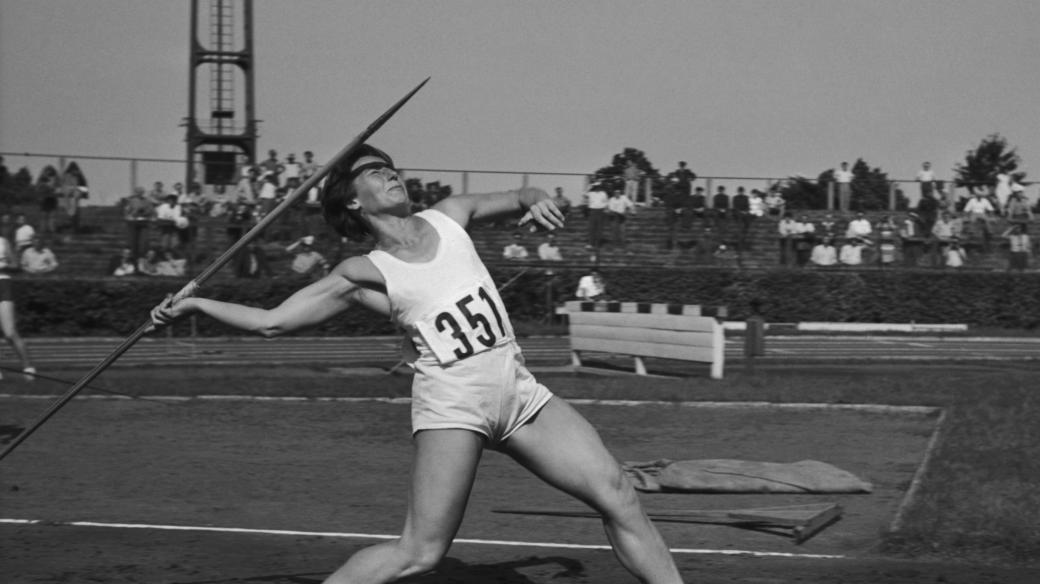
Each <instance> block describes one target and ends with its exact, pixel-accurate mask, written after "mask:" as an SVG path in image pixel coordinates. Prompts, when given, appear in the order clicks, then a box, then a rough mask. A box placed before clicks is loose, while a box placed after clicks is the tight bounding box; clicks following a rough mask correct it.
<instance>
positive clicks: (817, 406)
mask: <svg viewBox="0 0 1040 584" xmlns="http://www.w3.org/2000/svg"><path fill="white" fill-rule="evenodd" d="M59 397H61V396H59V395H55V394H16V393H0V399H32V400H44V399H57V398H59ZM141 397H142V398H147V399H148V400H151V401H174V402H185V401H191V400H209V401H255V402H280V403H286V402H289V403H294V402H295V403H306V402H342V403H365V402H375V403H387V404H409V403H411V402H412V398H410V397H300V396H269V395H196V396H181V395H148V396H141ZM76 399H78V400H83V399H89V400H132V399H135V398H134V397H130V396H125V395H79V396H76ZM565 399H567V398H565ZM567 403H569V404H576V405H583V406H619V407H632V406H677V407H684V408H707V409H756V408H763V409H766V408H770V409H781V410H809V411H811V410H847V411H856V412H870V413H879V414H913V415H930V414H934V413H938V412H940V411H941V410H942V409H941V408H938V407H933V406H894V405H888V404H828V403H776V402H765V401H740V402H716V401H666V400H636V399H581V398H577V399H567Z"/></svg>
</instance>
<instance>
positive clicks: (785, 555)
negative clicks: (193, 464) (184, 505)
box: [0, 519, 845, 560]
mask: <svg viewBox="0 0 1040 584" xmlns="http://www.w3.org/2000/svg"><path fill="white" fill-rule="evenodd" d="M0 524H7V525H43V526H60V527H108V528H115V529H154V530H160V531H194V532H214V533H243V534H251V535H291V536H297V537H299V536H307V537H336V538H342V539H378V540H393V539H397V538H398V537H399V536H397V535H384V534H376V533H340V532H334V531H293V530H288V529H248V528H244V527H203V526H194V525H161V524H158V525H155V524H147V523H100V522H96V521H44V520H42V519H0ZM454 543H457V544H475V545H500V546H514V547H542V548H556V549H579V550H610V549H612V548H611V547H610V546H609V545H593V544H579V543H557V542H539V541H511V540H500V539H467V538H459V539H456V540H454ZM669 551H671V552H672V553H673V554H704V555H724V556H756V557H772V558H798V559H820V560H833V559H843V558H845V556H842V555H832V554H796V553H789V552H760V551H753V550H715V549H706V548H671V549H670V550H669Z"/></svg>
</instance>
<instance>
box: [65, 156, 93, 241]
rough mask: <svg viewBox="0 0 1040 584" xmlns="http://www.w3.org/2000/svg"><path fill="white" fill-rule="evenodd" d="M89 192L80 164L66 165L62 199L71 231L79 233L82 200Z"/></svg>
mask: <svg viewBox="0 0 1040 584" xmlns="http://www.w3.org/2000/svg"><path fill="white" fill-rule="evenodd" d="M89 192H90V191H89V190H88V189H87V178H86V177H85V176H84V175H83V171H82V170H80V168H79V165H78V164H76V163H75V162H70V163H69V164H68V166H66V167H65V173H64V174H63V175H62V193H61V195H62V199H61V201H62V208H63V209H64V210H65V214H66V215H68V216H69V231H70V232H71V233H74V234H75V233H79V222H80V212H79V208H80V202H81V201H82V200H83V199H86V198H87V196H88V194H89Z"/></svg>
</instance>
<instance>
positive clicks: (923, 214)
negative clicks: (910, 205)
mask: <svg viewBox="0 0 1040 584" xmlns="http://www.w3.org/2000/svg"><path fill="white" fill-rule="evenodd" d="M917 216H918V217H920V218H921V227H923V228H924V231H925V233H930V232H931V231H932V225H934V224H935V220H936V219H938V218H939V200H938V199H936V198H935V196H934V195H933V194H932V192H930V191H929V193H928V194H927V195H922V196H921V200H919V201H917Z"/></svg>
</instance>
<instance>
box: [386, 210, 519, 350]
mask: <svg viewBox="0 0 1040 584" xmlns="http://www.w3.org/2000/svg"><path fill="white" fill-rule="evenodd" d="M416 217H420V218H422V219H423V220H425V221H426V222H428V223H429V224H430V225H432V226H433V228H434V230H436V232H437V235H438V236H439V238H440V242H439V243H438V246H437V253H436V255H435V256H434V258H433V259H432V260H430V261H428V262H419V263H412V262H405V261H403V260H400V259H398V258H396V257H394V256H393V255H391V254H389V253H387V252H384V251H381V250H374V251H372V252H370V253H369V254H368V255H367V257H368V258H369V259H370V260H371V261H372V263H373V264H374V265H375V266H376V268H377V269H379V271H380V272H382V274H383V278H384V279H385V280H386V292H387V296H388V297H389V298H390V318H391V319H392V320H393V321H394V322H395V323H397V324H398V325H399V326H401V327H402V328H404V329H405V331H406V333H407V334H408V336H409V337H410V339H411V341H412V343H413V344H414V345H415V348H416V349H417V350H418V352H419V359H424V358H427V359H428V358H431V357H432V358H436V360H437V361H438V362H439V363H440V364H441V365H448V364H451V363H454V362H456V361H460V360H463V359H466V358H468V357H471V356H473V355H477V354H480V353H483V352H485V351H487V350H489V349H491V348H493V347H499V346H503V345H506V344H510V343H512V342H513V341H514V335H513V325H512V324H511V323H510V322H509V315H508V314H507V313H506V310H505V307H504V306H503V304H502V298H501V297H500V296H499V295H498V289H497V288H496V286H495V282H494V280H492V279H491V275H490V274H489V273H488V271H487V268H486V267H485V266H484V262H482V261H481V259H480V256H479V255H478V254H477V250H476V248H475V247H474V246H473V240H471V239H470V237H469V234H467V233H466V230H465V229H463V228H462V226H461V225H459V224H458V223H456V222H455V220H454V219H452V218H451V217H448V216H447V215H445V214H444V213H441V212H440V211H437V210H435V209H427V210H425V211H420V212H419V213H417V214H416Z"/></svg>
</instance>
